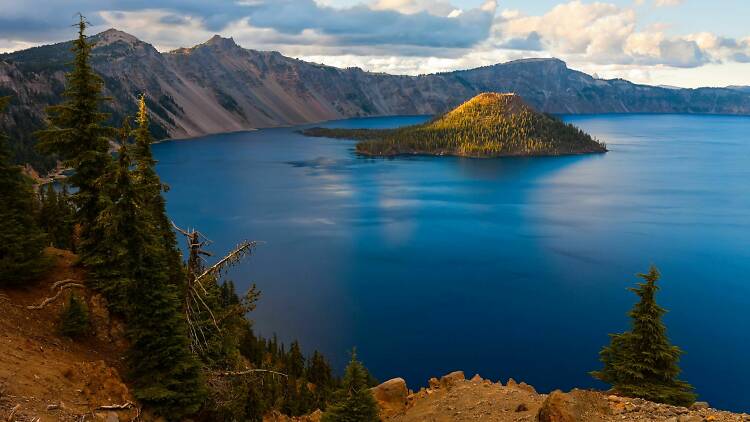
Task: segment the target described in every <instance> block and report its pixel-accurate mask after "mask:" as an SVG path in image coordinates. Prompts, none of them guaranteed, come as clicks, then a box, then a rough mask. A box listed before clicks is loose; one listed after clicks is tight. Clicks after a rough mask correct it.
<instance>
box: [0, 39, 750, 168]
mask: <svg viewBox="0 0 750 422" xmlns="http://www.w3.org/2000/svg"><path fill="white" fill-rule="evenodd" d="M92 41H93V42H94V43H95V48H94V50H93V53H92V54H93V60H92V61H93V66H94V68H95V69H96V70H97V71H98V72H99V73H100V74H101V75H102V77H103V78H104V82H105V85H106V94H107V95H109V96H110V97H112V102H111V103H110V105H109V111H110V112H112V114H113V121H114V122H118V121H119V120H121V119H122V116H124V115H126V114H131V113H133V112H134V111H135V104H136V96H137V95H139V94H140V93H142V92H145V93H146V95H147V99H148V106H149V108H150V110H151V112H152V113H153V115H154V134H155V135H156V136H157V137H159V138H167V137H171V138H184V137H193V136H199V135H204V134H210V133H219V132H227V131H236V130H245V129H251V128H261V127H273V126H281V125H295V124H301V123H310V122H316V121H322V120H330V119H339V118H347V117H357V116H375V115H397V114H438V113H442V112H444V111H446V110H449V109H450V108H453V107H455V106H456V105H458V104H460V103H462V102H463V101H465V100H467V99H468V98H471V97H473V96H474V95H476V94H478V93H480V92H486V91H494V92H515V93H517V94H519V95H521V96H522V97H523V98H524V99H525V100H526V101H527V102H528V103H529V104H530V105H531V106H533V107H534V108H536V109H537V110H540V111H543V112H551V113H633V112H638V113H673V112H678V113H728V114H750V93H748V92H744V91H742V90H737V89H720V88H703V89H667V88H660V87H651V86H644V85H636V84H633V83H630V82H627V81H624V80H600V79H594V78H593V77H591V76H589V75H586V74H584V73H581V72H577V71H574V70H571V69H569V68H568V67H567V66H566V64H565V63H564V62H562V61H560V60H556V59H531V60H520V61H514V62H509V63H504V64H498V65H494V66H488V67H482V68H478V69H472V70H465V71H457V72H450V73H440V74H433V75H422V76H396V75H387V74H380V73H370V72H365V71H363V70H361V69H357V68H348V69H339V68H335V67H330V66H323V65H318V64H314V63H308V62H304V61H301V60H297V59H293V58H289V57H285V56H283V55H281V54H279V53H276V52H263V51H255V50H249V49H244V48H242V47H240V46H238V45H237V44H236V43H235V42H234V41H233V40H232V39H228V38H221V37H219V36H214V37H213V38H211V39H210V40H208V41H207V42H205V43H203V44H200V45H197V46H195V47H192V48H182V49H178V50H175V51H171V52H167V53H160V52H159V51H157V50H156V49H155V48H154V47H153V46H152V45H150V44H148V43H145V42H143V41H140V40H138V39H137V38H135V37H133V36H132V35H129V34H126V33H124V32H121V31H117V30H114V29H110V30H108V31H105V32H102V33H100V34H98V35H95V36H93V37H92ZM70 46H71V43H70V42H63V43H58V44H53V45H47V46H42V47H35V48H31V49H27V50H22V51H18V52H13V53H7V54H2V55H0V96H1V95H12V96H13V97H14V100H13V102H12V104H11V107H10V110H9V113H6V115H4V116H0V130H5V131H7V132H9V133H10V135H11V136H12V138H13V139H15V140H16V141H15V144H14V150H15V151H14V152H15V154H16V158H17V159H18V160H19V161H32V162H35V163H36V161H37V160H39V157H38V156H36V155H35V153H34V151H33V148H31V144H32V143H33V138H32V136H31V132H32V131H33V130H34V129H36V128H38V127H40V126H41V124H42V122H43V118H44V114H43V110H44V107H45V106H47V105H49V104H54V103H57V102H59V101H60V99H61V98H60V94H61V92H62V90H63V82H64V72H65V70H66V69H67V63H68V62H69V61H70V59H71V53H70V51H69V50H70ZM46 165H50V163H49V162H47V163H46Z"/></svg>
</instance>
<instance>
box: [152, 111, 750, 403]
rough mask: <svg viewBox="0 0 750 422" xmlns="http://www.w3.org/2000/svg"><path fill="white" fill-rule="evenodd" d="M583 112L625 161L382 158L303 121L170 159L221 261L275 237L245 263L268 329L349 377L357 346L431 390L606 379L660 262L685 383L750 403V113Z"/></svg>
mask: <svg viewBox="0 0 750 422" xmlns="http://www.w3.org/2000/svg"><path fill="white" fill-rule="evenodd" d="M424 119H426V118H425V117H419V116H416V117H413V116H411V117H385V118H372V119H353V120H346V121H339V122H330V123H328V124H326V126H330V127H334V126H335V127H394V126H398V125H405V124H412V123H415V122H421V121H423V120H424ZM565 119H566V120H567V121H569V122H572V123H574V124H576V125H579V126H580V127H582V128H583V129H584V130H586V131H588V132H590V133H591V134H592V135H595V136H596V137H597V138H599V139H600V140H603V141H605V142H606V143H607V144H608V147H609V149H610V152H609V153H607V154H603V155H589V156H571V157H547V158H503V159H490V160H482V159H465V158H450V157H404V158H396V159H368V158H361V157H358V156H356V155H355V154H354V142H352V141H345V140H332V139H325V138H306V137H303V136H301V135H299V134H297V133H296V132H295V130H296V129H298V128H279V129H267V130H259V131H254V132H244V133H233V134H224V135H216V136H208V137H204V138H200V139H195V140H190V141H174V142H166V143H162V144H158V145H155V146H154V152H155V155H156V157H157V158H158V160H159V166H158V170H159V173H160V175H161V176H162V178H163V180H164V182H166V183H168V184H169V185H170V186H171V190H170V191H169V193H168V195H167V196H168V210H169V213H170V215H171V217H172V218H173V219H174V221H175V222H176V223H177V224H178V225H180V226H183V227H185V226H188V227H195V228H197V229H199V230H200V231H201V232H203V233H204V234H206V235H207V236H208V237H209V238H210V239H211V240H213V241H214V244H213V246H212V250H213V251H214V252H215V253H216V254H221V253H225V252H228V251H229V250H230V249H231V248H232V247H233V246H234V245H236V244H237V243H239V242H240V241H242V240H244V239H251V240H262V241H264V242H265V243H263V244H262V245H261V246H260V247H259V248H258V249H257V251H256V253H255V254H254V255H253V256H252V257H251V258H249V259H247V260H246V261H244V262H243V263H242V264H241V265H240V266H238V267H237V268H235V269H234V270H233V271H231V272H230V277H231V278H232V279H233V280H234V281H235V282H236V283H237V285H238V286H239V287H240V288H241V289H240V290H242V291H244V289H245V288H247V287H248V286H249V285H251V284H252V283H256V284H257V285H258V287H259V289H260V290H261V291H262V296H261V299H260V302H259V303H258V308H257V310H256V311H254V312H253V313H252V314H251V315H250V316H251V318H252V319H253V320H254V321H255V327H256V330H257V331H258V332H260V333H262V334H263V335H266V336H270V335H272V334H273V333H278V335H279V338H280V339H282V340H284V341H287V342H288V341H290V340H292V339H299V341H300V343H301V345H302V348H303V351H305V352H306V353H308V354H311V353H312V351H313V349H318V350H321V351H322V352H323V353H324V354H325V355H326V356H327V357H328V358H329V359H331V361H332V362H333V364H334V366H335V367H336V368H337V370H339V371H340V370H341V369H342V368H343V366H344V365H345V364H346V361H347V359H348V352H347V351H348V350H349V349H351V348H352V347H353V346H356V347H357V351H358V354H359V356H360V358H361V360H363V361H364V363H365V364H366V365H367V367H368V368H369V369H370V370H371V372H372V373H373V374H374V375H375V376H376V377H377V378H378V379H380V380H387V379H389V378H392V377H397V376H400V377H404V378H405V379H406V380H407V383H408V384H409V386H410V388H412V389H415V390H416V389H418V388H419V387H420V386H423V385H425V384H426V383H427V380H428V378H430V377H432V376H436V377H439V376H441V375H443V374H445V373H448V372H450V371H453V370H458V369H460V370H463V371H465V372H466V375H467V376H468V377H470V376H472V375H474V373H479V374H480V375H482V376H483V377H485V378H490V379H492V380H498V379H500V380H502V381H503V383H505V382H506V381H507V379H508V378H509V377H513V378H515V379H516V380H517V381H526V382H528V383H529V384H531V385H533V386H535V387H536V388H537V389H538V390H539V391H541V392H548V391H550V390H552V389H555V388H560V389H564V390H567V389H570V388H572V387H597V388H603V387H604V386H603V385H602V384H600V383H598V382H597V381H595V380H593V379H592V378H591V377H590V376H589V375H588V372H589V371H591V370H596V369H599V368H600V364H599V362H598V352H599V350H600V349H601V347H602V346H603V345H605V344H607V343H608V336H607V334H608V333H611V332H619V331H623V330H626V329H628V327H629V319H628V317H627V316H626V313H627V312H628V310H629V309H630V308H631V306H632V305H633V303H634V302H635V300H636V296H635V295H634V294H633V293H631V292H629V291H628V290H627V288H628V287H631V286H633V285H634V283H636V281H637V280H638V279H637V278H636V277H635V274H636V273H639V272H645V271H647V270H648V267H649V265H650V264H652V263H653V264H655V265H657V266H658V267H659V269H660V270H661V272H662V280H661V291H660V292H659V295H658V300H659V302H660V304H661V305H662V306H664V307H665V308H667V309H668V310H669V313H668V314H667V315H666V317H665V321H666V324H667V327H668V333H669V336H670V338H671V339H672V341H673V342H674V343H675V344H676V345H678V346H680V347H681V348H683V349H684V350H685V352H686V354H685V355H684V356H683V359H682V362H681V366H682V368H683V375H682V378H683V379H684V380H686V381H688V382H690V383H692V384H693V385H694V386H695V387H696V390H697V392H698V393H699V395H700V398H699V399H700V400H707V401H708V402H710V404H711V405H712V406H714V407H719V408H725V409H730V410H735V411H738V410H744V411H750V359H748V353H750V277H749V276H750V236H749V234H750V118H748V117H730V116H689V115H591V116H566V117H565Z"/></svg>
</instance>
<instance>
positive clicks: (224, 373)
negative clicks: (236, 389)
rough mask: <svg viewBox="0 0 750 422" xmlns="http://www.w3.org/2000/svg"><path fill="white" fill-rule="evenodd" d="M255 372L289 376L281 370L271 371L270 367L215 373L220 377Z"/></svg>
mask: <svg viewBox="0 0 750 422" xmlns="http://www.w3.org/2000/svg"><path fill="white" fill-rule="evenodd" d="M256 372H266V373H269V374H273V375H280V376H282V377H286V378H289V375H287V374H283V373H281V372H276V371H272V370H270V369H246V370H244V371H222V372H216V375H218V376H220V377H236V376H242V375H248V374H252V373H256Z"/></svg>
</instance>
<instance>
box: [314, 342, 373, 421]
mask: <svg viewBox="0 0 750 422" xmlns="http://www.w3.org/2000/svg"><path fill="white" fill-rule="evenodd" d="M371 378H372V377H371V376H370V374H369V372H368V371H367V369H365V367H364V365H362V363H361V362H359V361H358V360H357V354H356V351H352V358H351V360H350V361H349V365H348V366H347V367H346V371H345V372H344V379H343V381H342V386H341V388H340V389H339V390H338V391H336V393H335V395H334V401H333V402H332V403H331V404H330V405H329V407H328V410H327V411H326V412H325V413H324V414H323V419H322V420H323V422H369V421H379V420H380V417H379V416H378V405H377V403H376V402H375V398H374V397H373V396H372V392H371V391H370V386H369V381H370V379H371Z"/></svg>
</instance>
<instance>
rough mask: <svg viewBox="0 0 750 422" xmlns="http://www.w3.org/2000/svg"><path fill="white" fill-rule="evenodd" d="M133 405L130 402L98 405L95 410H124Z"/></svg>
mask: <svg viewBox="0 0 750 422" xmlns="http://www.w3.org/2000/svg"><path fill="white" fill-rule="evenodd" d="M133 407H135V405H134V404H133V403H132V402H125V403H123V404H113V405H110V406H99V407H97V408H96V410H125V409H131V408H133Z"/></svg>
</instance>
